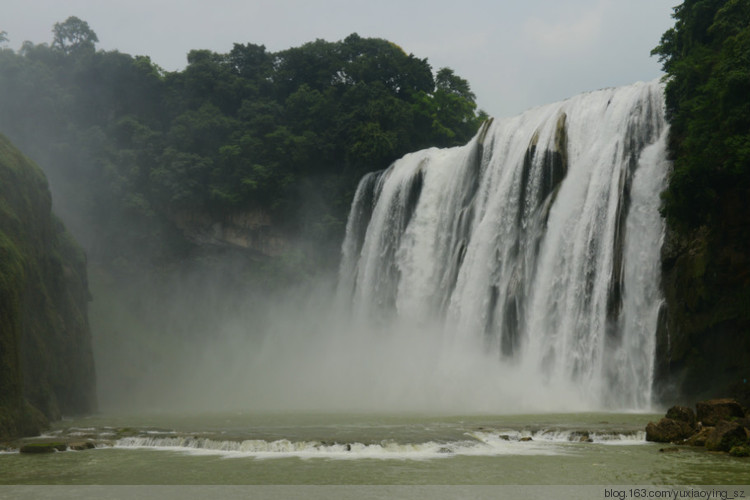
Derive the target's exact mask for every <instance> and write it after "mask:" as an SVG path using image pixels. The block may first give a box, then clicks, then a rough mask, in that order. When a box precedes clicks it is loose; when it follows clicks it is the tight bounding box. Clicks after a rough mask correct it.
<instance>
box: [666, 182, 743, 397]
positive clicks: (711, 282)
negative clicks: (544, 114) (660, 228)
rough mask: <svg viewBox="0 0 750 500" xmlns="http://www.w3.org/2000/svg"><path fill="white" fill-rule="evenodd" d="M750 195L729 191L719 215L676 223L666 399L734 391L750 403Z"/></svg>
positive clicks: (669, 268)
mask: <svg viewBox="0 0 750 500" xmlns="http://www.w3.org/2000/svg"><path fill="white" fill-rule="evenodd" d="M748 199H750V193H749V192H747V191H746V190H743V189H742V188H740V187H736V188H734V189H731V190H729V191H728V192H726V193H724V196H722V197H721V199H720V201H719V203H720V204H721V207H720V210H719V211H718V214H719V215H720V217H718V220H717V221H716V222H715V223H714V224H712V225H711V226H702V227H700V228H697V229H694V230H691V231H689V232H688V231H682V232H681V231H679V230H677V229H675V228H668V230H667V236H666V239H665V243H664V247H663V249H662V268H663V287H664V295H665V299H666V308H665V310H664V313H665V314H663V315H662V321H661V325H660V328H659V332H658V334H657V355H656V377H657V378H656V388H657V393H659V392H660V393H661V395H662V397H661V399H662V400H664V401H674V399H675V397H677V398H679V399H681V400H683V401H686V402H691V403H692V402H695V401H697V400H699V399H705V398H707V397H718V396H732V397H736V398H738V399H740V400H741V401H742V402H743V404H745V405H746V406H747V404H748V402H750V210H748V209H747V205H746V204H747V200H748Z"/></svg>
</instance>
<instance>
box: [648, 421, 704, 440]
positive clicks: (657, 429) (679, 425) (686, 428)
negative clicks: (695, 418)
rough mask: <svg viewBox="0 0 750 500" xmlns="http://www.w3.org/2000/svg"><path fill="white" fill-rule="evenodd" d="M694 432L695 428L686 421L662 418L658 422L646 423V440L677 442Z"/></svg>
mask: <svg viewBox="0 0 750 500" xmlns="http://www.w3.org/2000/svg"><path fill="white" fill-rule="evenodd" d="M694 432H695V429H694V428H693V427H692V426H691V425H690V424H689V423H687V422H683V421H681V420H674V419H672V418H662V419H661V420H659V423H656V424H655V423H653V422H649V423H648V425H647V426H646V441H652V442H655V443H677V442H682V441H684V440H686V439H688V438H689V437H690V436H692V435H693V433H694Z"/></svg>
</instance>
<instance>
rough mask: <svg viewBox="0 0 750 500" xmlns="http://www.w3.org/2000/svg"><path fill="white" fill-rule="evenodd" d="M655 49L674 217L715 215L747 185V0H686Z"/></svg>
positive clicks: (689, 221)
mask: <svg viewBox="0 0 750 500" xmlns="http://www.w3.org/2000/svg"><path fill="white" fill-rule="evenodd" d="M673 18H674V19H675V25H674V27H673V28H671V29H669V30H668V31H667V32H665V33H664V35H663V36H662V38H661V43H660V44H659V45H658V46H657V47H656V48H655V49H654V50H653V51H652V54H654V55H658V56H659V60H660V61H661V62H662V64H663V69H664V71H665V72H666V73H667V84H666V103H667V116H668V118H669V121H670V123H671V132H670V133H671V143H670V148H671V150H672V154H673V157H674V170H673V173H672V175H671V178H670V182H669V187H668V189H667V191H666V192H665V194H664V201H665V203H664V211H665V213H666V215H667V216H668V217H669V218H670V220H671V221H672V222H673V223H676V224H678V225H682V226H684V227H695V226H697V225H700V224H705V223H709V222H712V220H714V219H715V218H716V216H717V214H716V213H715V210H716V206H717V203H716V202H717V200H718V199H719V198H720V197H722V196H724V195H725V194H726V193H727V192H728V191H730V190H734V191H744V192H748V190H750V0H685V1H684V2H683V3H682V4H681V5H678V6H677V7H675V8H674V14H673Z"/></svg>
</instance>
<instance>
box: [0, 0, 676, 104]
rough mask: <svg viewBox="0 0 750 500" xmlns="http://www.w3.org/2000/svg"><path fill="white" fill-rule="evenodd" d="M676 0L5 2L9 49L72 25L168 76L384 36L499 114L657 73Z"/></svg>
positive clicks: (0, 26)
mask: <svg viewBox="0 0 750 500" xmlns="http://www.w3.org/2000/svg"><path fill="white" fill-rule="evenodd" d="M678 3H680V2H679V0H564V1H563V0H513V1H510V0H460V1H459V0H450V1H446V0H430V1H424V0H420V1H410V0H377V1H376V0H367V1H363V0H211V1H205V0H204V1H196V0H181V1H180V0H128V1H126V2H125V1H119V0H2V4H3V6H2V9H1V10H2V13H0V31H5V32H7V37H8V42H7V43H5V44H4V47H6V48H11V49H13V50H17V49H18V48H20V46H21V45H22V43H23V42H24V41H26V40H28V41H31V42H33V43H51V42H52V27H53V25H54V24H55V23H56V22H61V21H64V20H65V19H67V18H68V17H69V16H77V17H79V18H80V19H82V20H84V21H86V22H88V24H89V26H90V27H91V29H93V30H94V32H96V34H97V36H98V38H99V43H98V44H97V48H99V49H104V50H119V51H120V52H124V53H127V54H131V55H147V56H150V57H151V59H152V61H154V62H155V63H156V64H158V65H159V66H161V67H162V68H164V69H165V70H167V71H176V70H181V69H183V68H184V67H185V64H186V56H187V53H188V52H189V51H190V50H192V49H209V50H213V51H215V52H219V53H226V52H229V51H230V50H231V49H232V46H233V44H234V43H254V44H258V45H265V46H266V48H267V49H268V50H269V51H271V52H276V51H279V50H284V49H287V48H289V47H296V46H299V45H302V44H304V43H306V42H309V41H313V40H315V39H319V38H320V39H324V40H328V41H332V42H333V41H338V40H342V39H344V38H345V37H346V36H348V35H349V34H351V33H358V34H359V35H360V36H362V37H376V38H385V39H387V40H390V41H391V42H394V43H396V44H398V45H399V46H400V47H402V48H403V49H404V51H405V52H407V53H412V54H414V55H415V56H417V57H419V58H420V59H424V58H427V59H428V61H429V63H430V64H431V66H432V68H433V70H434V71H437V70H438V69H439V68H442V67H449V68H452V69H453V70H454V71H455V72H456V74H458V75H459V76H461V77H463V78H465V79H466V80H468V81H469V83H470V84H471V87H472V90H473V91H474V93H475V94H476V96H477V103H478V105H479V107H480V108H481V109H483V110H485V111H486V112H487V113H488V114H490V115H491V116H495V117H504V116H512V115H515V114H518V113H520V112H522V111H524V110H526V109H528V108H531V107H534V106H539V105H543V104H547V103H550V102H556V101H560V100H562V99H566V98H568V97H571V96H573V95H576V94H579V93H582V92H587V91H591V90H597V89H600V88H604V87H613V86H621V85H628V84H631V83H634V82H637V81H649V80H653V79H656V78H659V77H660V76H662V73H661V69H660V64H659V62H658V60H657V58H655V57H651V56H650V51H651V49H652V48H653V47H654V46H656V45H657V44H658V43H659V39H660V38H661V34H662V33H663V32H664V31H666V30H667V29H668V28H670V27H671V26H672V24H673V19H672V18H671V14H672V7H674V6H675V5H677V4H678Z"/></svg>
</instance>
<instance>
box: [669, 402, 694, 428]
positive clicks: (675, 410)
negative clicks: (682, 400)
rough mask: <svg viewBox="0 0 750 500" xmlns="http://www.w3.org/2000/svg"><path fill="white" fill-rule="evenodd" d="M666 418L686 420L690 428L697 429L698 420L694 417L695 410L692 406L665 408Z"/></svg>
mask: <svg viewBox="0 0 750 500" xmlns="http://www.w3.org/2000/svg"><path fill="white" fill-rule="evenodd" d="M667 418H671V419H672V420H677V421H679V422H687V423H688V424H689V425H690V427H691V428H693V429H697V428H698V422H697V420H696V418H695V412H694V411H693V409H692V408H688V407H687V406H673V407H672V408H670V409H669V410H667Z"/></svg>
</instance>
